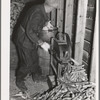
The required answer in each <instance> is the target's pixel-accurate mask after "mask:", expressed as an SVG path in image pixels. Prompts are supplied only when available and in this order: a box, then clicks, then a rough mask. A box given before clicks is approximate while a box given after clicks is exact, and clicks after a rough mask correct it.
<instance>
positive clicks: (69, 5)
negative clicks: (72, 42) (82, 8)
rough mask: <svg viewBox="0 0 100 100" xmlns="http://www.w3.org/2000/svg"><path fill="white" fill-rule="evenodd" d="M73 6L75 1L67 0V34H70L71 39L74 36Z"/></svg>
mask: <svg viewBox="0 0 100 100" xmlns="http://www.w3.org/2000/svg"><path fill="white" fill-rule="evenodd" d="M73 5H74V0H66V9H65V30H64V31H65V33H68V34H69V36H70V38H71V35H72V24H73Z"/></svg>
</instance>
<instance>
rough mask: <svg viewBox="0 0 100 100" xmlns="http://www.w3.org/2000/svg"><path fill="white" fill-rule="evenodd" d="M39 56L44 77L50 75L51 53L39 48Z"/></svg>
mask: <svg viewBox="0 0 100 100" xmlns="http://www.w3.org/2000/svg"><path fill="white" fill-rule="evenodd" d="M38 55H39V66H40V68H41V71H42V75H43V76H47V75H49V66H50V54H49V52H46V51H44V50H43V49H42V48H38Z"/></svg>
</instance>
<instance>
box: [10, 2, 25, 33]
mask: <svg viewBox="0 0 100 100" xmlns="http://www.w3.org/2000/svg"><path fill="white" fill-rule="evenodd" d="M24 6H25V4H24V3H23V2H11V8H10V32H11V34H12V32H13V28H14V26H15V24H16V22H17V19H18V17H19V15H20V12H21V11H22V9H23V7H24Z"/></svg>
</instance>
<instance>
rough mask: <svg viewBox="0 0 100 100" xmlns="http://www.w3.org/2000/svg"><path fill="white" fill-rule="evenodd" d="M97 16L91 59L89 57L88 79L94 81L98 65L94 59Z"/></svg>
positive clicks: (96, 39)
mask: <svg viewBox="0 0 100 100" xmlns="http://www.w3.org/2000/svg"><path fill="white" fill-rule="evenodd" d="M97 30H98V29H97V16H96V21H95V29H94V39H93V47H92V59H91V71H90V81H92V82H96V79H95V78H96V69H97V66H96V65H98V62H97V59H96V56H97V55H96V53H97V46H98V45H97V42H98V36H97ZM97 71H98V70H97Z"/></svg>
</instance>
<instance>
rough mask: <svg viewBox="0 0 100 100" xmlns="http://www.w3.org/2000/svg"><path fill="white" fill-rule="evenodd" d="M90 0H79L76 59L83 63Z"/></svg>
mask: <svg viewBox="0 0 100 100" xmlns="http://www.w3.org/2000/svg"><path fill="white" fill-rule="evenodd" d="M87 3H88V0H78V11H77V13H78V15H77V25H76V38H75V52H74V59H75V60H76V61H77V62H79V63H80V64H82V57H83V46H84V36H85V25H86V13H87Z"/></svg>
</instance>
